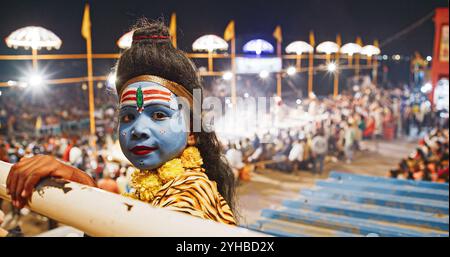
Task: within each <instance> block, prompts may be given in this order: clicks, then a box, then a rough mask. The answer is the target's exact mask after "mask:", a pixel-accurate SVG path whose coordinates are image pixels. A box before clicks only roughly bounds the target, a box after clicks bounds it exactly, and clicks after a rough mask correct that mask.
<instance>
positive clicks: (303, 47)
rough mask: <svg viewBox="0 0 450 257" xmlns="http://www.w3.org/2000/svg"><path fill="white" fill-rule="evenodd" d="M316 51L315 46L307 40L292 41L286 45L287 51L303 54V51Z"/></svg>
mask: <svg viewBox="0 0 450 257" xmlns="http://www.w3.org/2000/svg"><path fill="white" fill-rule="evenodd" d="M312 52H314V47H312V46H311V45H310V44H308V43H306V42H305V41H295V42H292V43H290V44H289V45H288V46H287V47H286V53H290V54H291V53H294V54H299V55H300V54H302V53H312Z"/></svg>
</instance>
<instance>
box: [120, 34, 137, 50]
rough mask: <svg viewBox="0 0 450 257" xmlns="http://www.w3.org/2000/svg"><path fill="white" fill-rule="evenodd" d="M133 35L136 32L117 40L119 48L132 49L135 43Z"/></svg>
mask: <svg viewBox="0 0 450 257" xmlns="http://www.w3.org/2000/svg"><path fill="white" fill-rule="evenodd" d="M133 33H134V30H132V31H129V32H127V33H125V34H123V35H122V36H121V37H120V38H119V40H117V46H118V47H119V48H121V49H127V48H130V47H131V44H132V43H133Z"/></svg>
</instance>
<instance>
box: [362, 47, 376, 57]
mask: <svg viewBox="0 0 450 257" xmlns="http://www.w3.org/2000/svg"><path fill="white" fill-rule="evenodd" d="M380 53H381V50H380V48H378V47H376V46H373V45H366V46H365V47H363V48H362V49H361V54H363V55H367V56H373V55H378V54H380Z"/></svg>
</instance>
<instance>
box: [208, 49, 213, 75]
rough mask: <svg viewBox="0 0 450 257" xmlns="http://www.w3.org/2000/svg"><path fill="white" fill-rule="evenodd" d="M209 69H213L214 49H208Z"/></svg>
mask: <svg viewBox="0 0 450 257" xmlns="http://www.w3.org/2000/svg"><path fill="white" fill-rule="evenodd" d="M208 71H213V57H212V51H208Z"/></svg>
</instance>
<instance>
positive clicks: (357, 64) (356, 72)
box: [355, 54, 360, 77]
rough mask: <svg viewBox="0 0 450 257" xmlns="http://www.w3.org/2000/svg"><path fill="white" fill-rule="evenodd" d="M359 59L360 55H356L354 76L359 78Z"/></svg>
mask: <svg viewBox="0 0 450 257" xmlns="http://www.w3.org/2000/svg"><path fill="white" fill-rule="evenodd" d="M359 59H360V55H359V54H357V55H356V56H355V75H356V76H357V77H359V69H360V67H359Z"/></svg>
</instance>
